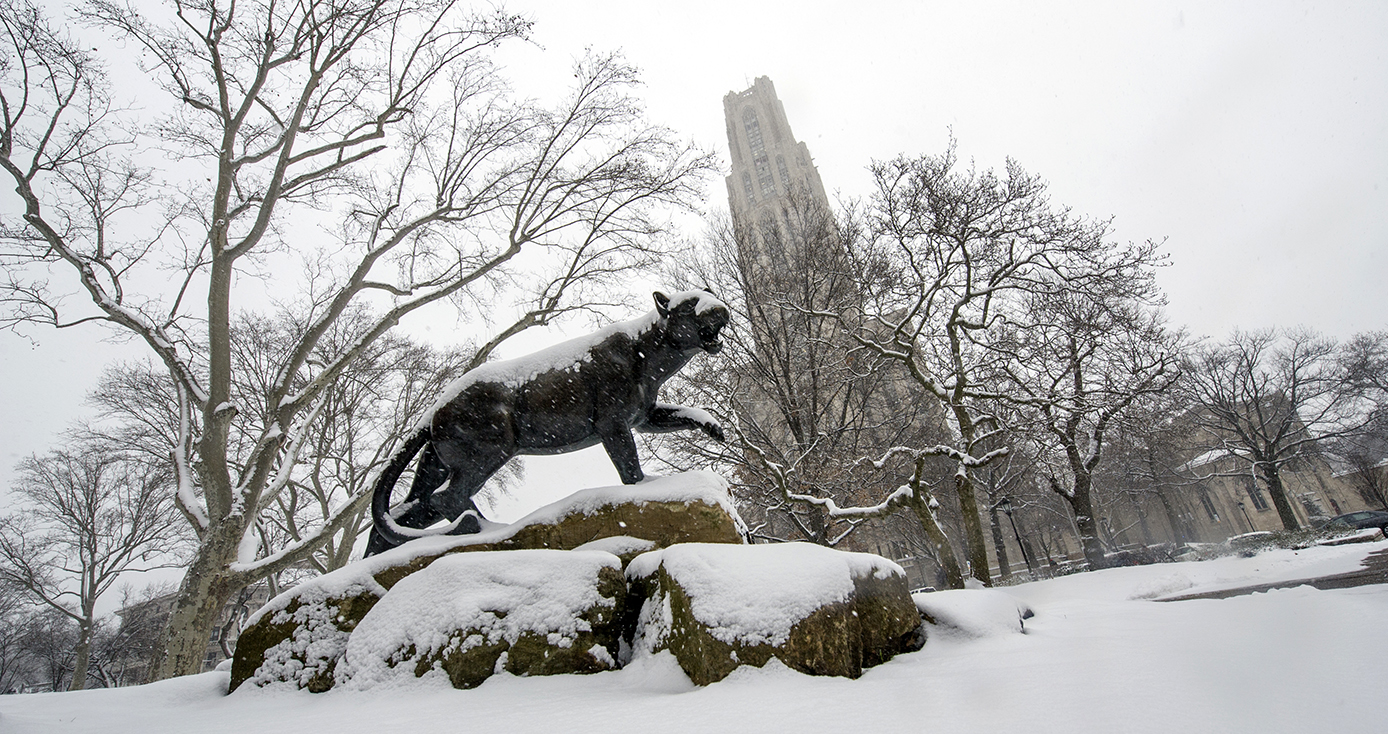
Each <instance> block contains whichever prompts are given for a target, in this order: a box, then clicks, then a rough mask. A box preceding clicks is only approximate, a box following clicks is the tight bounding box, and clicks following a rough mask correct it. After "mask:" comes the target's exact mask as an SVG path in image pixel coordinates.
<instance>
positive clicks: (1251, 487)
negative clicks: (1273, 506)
mask: <svg viewBox="0 0 1388 734" xmlns="http://www.w3.org/2000/svg"><path fill="white" fill-rule="evenodd" d="M1243 489H1244V491H1245V492H1247V493H1248V499H1250V500H1252V501H1253V507H1255V508H1257V510H1258V511H1259V512H1262V511H1264V510H1267V509H1268V500H1267V497H1264V496H1263V488H1262V487H1259V486H1258V483H1257V482H1255V481H1253V477H1251V476H1245V477H1244V478H1243Z"/></svg>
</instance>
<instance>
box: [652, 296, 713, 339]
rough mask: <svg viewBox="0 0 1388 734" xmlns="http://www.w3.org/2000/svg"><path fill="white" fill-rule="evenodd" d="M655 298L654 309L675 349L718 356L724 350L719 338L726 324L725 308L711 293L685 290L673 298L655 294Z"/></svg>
mask: <svg viewBox="0 0 1388 734" xmlns="http://www.w3.org/2000/svg"><path fill="white" fill-rule="evenodd" d="M654 296H655V310H656V311H657V312H658V313H659V314H660V318H662V319H664V320H665V322H666V326H665V332H666V334H667V335H668V338H669V340H670V341H671V342H672V343H673V344H674V346H675V347H676V348H677V349H679V350H680V351H683V352H689V351H694V350H700V349H702V350H703V351H705V352H708V353H709V354H717V353H718V352H719V350H721V349H722V348H723V342H722V341H721V340H719V338H718V335H719V333H720V332H722V331H723V327H724V326H727V325H728V307H727V305H725V304H724V303H723V302H722V301H720V300H718V297H717V296H715V295H713V291H710V290H699V291H684V292H682V293H676V294H674V295H672V296H667V295H665V294H664V293H661V292H660V291H656V292H655V293H654Z"/></svg>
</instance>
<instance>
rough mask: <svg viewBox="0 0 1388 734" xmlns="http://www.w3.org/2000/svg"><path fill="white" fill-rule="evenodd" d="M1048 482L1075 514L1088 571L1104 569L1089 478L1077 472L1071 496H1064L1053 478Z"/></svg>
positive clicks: (1104, 561)
mask: <svg viewBox="0 0 1388 734" xmlns="http://www.w3.org/2000/svg"><path fill="white" fill-rule="evenodd" d="M1050 482H1051V489H1052V490H1054V491H1055V493H1056V494H1059V495H1060V496H1061V497H1063V498H1065V501H1066V502H1068V503H1069V504H1070V510H1071V512H1073V513H1075V528H1076V529H1077V530H1078V531H1079V536H1080V548H1081V549H1082V550H1083V551H1084V560H1086V561H1088V562H1089V570H1091V571H1097V570H1098V569H1101V568H1104V567H1106V566H1107V565H1108V564H1107V560H1106V559H1105V558H1104V545H1103V542H1102V541H1101V540H1100V539H1099V523H1098V522H1096V521H1095V519H1094V503H1093V501H1092V500H1091V499H1090V492H1089V490H1090V484H1089V476H1088V475H1086V474H1084V473H1083V472H1077V473H1076V476H1075V491H1074V492H1073V493H1071V494H1066V493H1065V491H1064V490H1062V489H1061V488H1060V483H1059V482H1057V481H1056V480H1055V478H1054V477H1051V478H1050Z"/></svg>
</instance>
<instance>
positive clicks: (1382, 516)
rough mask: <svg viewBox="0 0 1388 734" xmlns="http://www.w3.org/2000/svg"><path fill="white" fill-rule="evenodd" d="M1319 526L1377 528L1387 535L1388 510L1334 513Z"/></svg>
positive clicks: (1360, 528)
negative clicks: (1334, 514)
mask: <svg viewBox="0 0 1388 734" xmlns="http://www.w3.org/2000/svg"><path fill="white" fill-rule="evenodd" d="M1321 527H1323V528H1344V529H1358V530H1363V529H1364V528H1379V529H1381V530H1383V534H1384V535H1388V512H1379V511H1378V510H1361V511H1359V512H1350V513H1346V514H1344V515H1336V516H1335V517H1332V518H1330V520H1329V521H1328V522H1326V523H1325V524H1324V525H1322V526H1321Z"/></svg>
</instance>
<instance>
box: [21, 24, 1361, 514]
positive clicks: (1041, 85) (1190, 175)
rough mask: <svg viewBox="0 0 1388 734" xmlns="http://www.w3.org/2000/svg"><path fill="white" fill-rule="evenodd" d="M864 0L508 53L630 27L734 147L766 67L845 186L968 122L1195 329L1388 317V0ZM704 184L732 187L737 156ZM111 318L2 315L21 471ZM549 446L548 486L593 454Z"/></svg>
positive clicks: (77, 387)
mask: <svg viewBox="0 0 1388 734" xmlns="http://www.w3.org/2000/svg"><path fill="white" fill-rule="evenodd" d="M854 5H855V7H850V5H849V4H848V3H814V2H801V3H786V2H775V3H769V2H768V3H763V2H753V1H750V0H743V1H741V2H708V1H703V2H691V3H674V2H650V0H642V1H641V2H635V1H633V2H601V3H596V2H594V3H581V2H573V1H572V0H570V1H568V2H542V1H540V0H529V1H518V2H509V3H507V7H508V8H509V9H510V10H512V11H515V12H521V13H525V14H527V15H530V16H533V18H534V20H535V21H536V26H535V35H534V38H535V41H536V43H537V45H536V46H527V47H520V46H517V47H514V48H512V49H511V50H510V51H508V52H507V53H506V54H504V56H503V60H504V62H505V63H506V64H507V66H508V67H509V68H508V70H507V71H508V74H509V75H510V76H512V77H513V78H514V79H516V86H517V88H518V90H520V91H521V92H523V93H529V92H531V90H535V91H534V93H536V94H538V95H542V96H543V95H545V94H548V93H549V92H550V91H551V89H550V85H551V84H552V83H553V82H555V81H556V80H558V81H562V80H564V79H565V78H567V76H568V75H567V72H566V71H565V69H566V68H567V66H568V64H569V63H570V61H571V60H572V59H573V58H575V57H577V56H579V55H581V54H582V53H583V50H584V49H585V48H587V47H592V48H594V49H597V50H611V49H622V50H623V51H624V53H625V56H626V57H627V59H628V60H629V61H631V62H633V63H635V64H636V65H638V66H639V67H640V68H641V69H642V70H643V79H644V81H645V88H644V96H645V99H646V100H647V102H648V109H649V112H650V114H651V116H652V117H653V118H654V119H655V120H656V121H658V122H660V123H662V124H665V125H667V126H669V127H671V128H673V129H675V130H676V131H678V132H679V134H681V135H682V136H684V137H687V138H690V139H693V140H694V141H695V142H697V143H699V144H701V145H703V146H704V147H707V148H710V149H713V150H716V151H717V152H718V153H719V154H720V155H721V156H723V157H724V158H725V159H726V155H727V152H726V151H727V142H726V139H725V133H724V124H723V118H722V114H723V112H722V97H723V95H724V94H726V93H727V92H729V91H740V90H742V89H745V88H747V87H748V86H750V85H751V82H752V80H753V79H754V78H755V77H757V76H762V75H766V76H769V77H771V79H772V81H773V82H774V83H775V85H776V89H777V91H778V93H779V94H780V97H781V100H782V101H783V102H784V104H785V108H786V114H787V116H788V117H789V120H790V124H791V127H792V129H793V131H794V133H795V135H796V137H797V138H798V139H800V140H802V141H804V142H806V143H807V144H808V145H809V148H810V152H811V154H812V155H813V156H814V159H815V163H816V164H817V165H818V167H819V172H820V175H821V176H822V178H823V180H824V184H825V187H826V188H827V189H828V190H829V191H830V192H831V196H834V195H835V193H837V195H839V196H841V197H844V198H852V197H860V196H864V195H866V194H867V193H868V183H869V181H868V176H867V173H866V172H865V166H866V165H867V164H868V163H869V162H870V161H871V160H873V159H883V158H890V157H892V156H895V155H897V154H901V153H906V154H912V155H914V154H920V153H938V152H941V151H942V150H943V149H944V148H945V146H946V145H947V142H948V140H949V136H950V134H951V131H952V134H953V135H954V137H955V139H956V140H957V141H958V151H959V154H960V156H961V158H963V159H965V160H969V159H972V160H973V161H974V162H975V163H976V165H977V166H979V167H980V168H984V167H992V168H996V167H1000V166H1001V165H1002V163H1003V161H1004V160H1005V158H1006V157H1009V156H1010V157H1012V158H1014V159H1015V160H1017V161H1018V162H1019V163H1020V164H1021V165H1022V166H1023V167H1024V168H1026V169H1027V170H1028V171H1031V172H1033V173H1037V174H1040V175H1041V176H1042V177H1044V178H1045V179H1046V180H1047V181H1049V183H1050V186H1051V194H1052V197H1053V199H1054V200H1055V201H1056V202H1057V203H1060V204H1064V205H1067V206H1070V207H1072V208H1073V209H1074V210H1075V211H1076V212H1078V213H1082V214H1086V215H1089V216H1093V217H1099V218H1107V217H1113V224H1114V229H1115V232H1116V235H1117V237H1118V238H1119V239H1122V240H1142V239H1157V240H1164V241H1165V243H1166V252H1167V253H1168V254H1169V255H1170V256H1171V262H1172V265H1171V266H1170V267H1169V268H1167V269H1166V270H1164V271H1163V272H1162V274H1161V276H1160V281H1161V283H1162V284H1163V286H1164V288H1165V289H1166V291H1167V293H1168V295H1169V298H1170V305H1169V307H1168V309H1167V310H1168V313H1169V314H1170V316H1171V319H1172V321H1173V322H1174V323H1176V324H1178V325H1185V326H1188V327H1189V328H1190V330H1191V332H1192V333H1194V334H1196V335H1208V336H1211V337H1215V338H1221V337H1224V336H1226V335H1227V334H1228V332H1229V331H1230V330H1231V329H1233V328H1235V327H1242V328H1255V327H1262V326H1272V325H1294V324H1305V325H1307V326H1311V327H1314V328H1317V329H1320V330H1322V331H1325V332H1328V333H1330V334H1332V335H1335V336H1338V337H1345V336H1348V335H1350V334H1352V333H1354V332H1356V331H1362V330H1367V329H1376V328H1384V326H1385V325H1388V324H1385V318H1384V313H1385V305H1388V296H1385V291H1384V289H1383V288H1382V287H1381V283H1382V281H1383V280H1384V276H1385V275H1388V265H1385V250H1388V59H1385V49H1388V41H1385V39H1388V3H1383V2H1372V3H1344V2H1338V3H1323V2H1321V3H1278V2H1269V1H1266V0H1261V1H1259V2H1249V3H1220V4H1212V3H1198V4H1180V3H1109V2H1093V3H1053V2H1052V3H1040V2H1026V3H975V2H968V3H964V2H956V3H924V2H896V3H891V2H871V3H861V4H854ZM856 6H861V7H856ZM708 192H709V207H710V208H711V209H719V208H722V209H726V207H727V203H726V200H725V193H724V188H723V182H722V180H721V178H719V179H717V180H711V181H710V182H709V188H708ZM5 206H6V210H5V211H4V215H5V216H13V214H14V213H15V212H14V209H13V202H12V201H11V200H9V199H6V200H5ZM695 234H697V233H696V232H690V233H689V235H691V236H693V235H695ZM642 287H644V286H642ZM452 325H453V322H452V320H451V319H448V320H447V323H441V324H439V326H440V327H441V328H438V329H433V328H431V329H429V331H430V333H431V334H434V335H435V336H437V335H438V334H439V332H444V333H447V331H448V329H449V328H451V327H452ZM93 333H94V330H92V331H87V332H84V333H74V334H63V335H55V334H53V333H51V332H35V333H34V336H36V337H37V338H38V339H39V341H40V342H41V346H39V347H31V346H30V344H29V343H28V342H27V341H23V340H21V339H19V338H17V337H15V336H12V335H9V334H0V405H3V406H4V410H3V414H4V415H5V417H6V420H5V421H3V425H2V426H0V440H4V442H5V446H4V448H3V449H0V485H3V484H4V483H6V482H7V479H8V476H9V470H10V468H11V467H12V466H13V464H14V462H15V461H17V460H18V459H19V458H20V457H22V456H24V455H27V454H29V453H31V452H35V451H43V450H45V449H47V448H48V447H49V446H50V445H51V444H52V442H53V440H54V436H53V434H54V433H55V432H56V431H58V430H60V429H62V428H63V426H64V425H66V424H67V423H68V422H70V421H71V420H73V419H75V418H77V417H78V416H79V415H81V414H82V413H83V411H85V410H86V409H85V408H84V407H83V406H82V404H81V398H82V395H83V394H84V393H85V391H86V390H87V389H89V388H90V387H91V386H92V384H93V382H94V380H95V378H96V377H97V375H98V374H99V371H100V368H101V366H102V365H103V364H105V363H106V362H107V361H109V359H111V358H113V357H114V356H118V355H121V354H124V355H132V354H138V350H136V349H133V348H130V347H127V348H124V349H117V348H112V347H109V346H107V345H95V346H92V345H91V339H92V335H93ZM555 338H558V335H557V334H550V335H536V336H535V337H533V338H531V339H528V340H527V347H528V346H534V345H536V344H539V343H541V342H543V341H545V340H547V339H551V340H552V339H555ZM510 354H513V353H508V356H510ZM58 385H61V386H62V387H56V386H58ZM605 461H606V460H605V458H602V457H601V455H600V453H599V455H598V460H594V459H593V458H592V457H587V458H580V459H578V460H577V462H578V464H582V465H584V466H591V467H596V468H595V469H593V471H592V473H587V472H586V470H585V472H584V473H582V474H583V476H584V477H585V478H587V477H591V481H592V482H594V483H601V482H604V481H615V476H616V475H615V473H613V472H611V471H610V467H607V466H602V464H603V463H604V462H605ZM585 462H586V463H585ZM575 465H577V464H575ZM545 466H546V465H544V464H543V463H542V462H540V461H538V460H535V461H531V463H530V467H531V468H530V471H531V478H532V482H531V483H532V484H543V483H552V480H551V479H550V476H551V475H572V474H574V473H575V470H573V469H572V468H571V467H572V466H573V465H566V464H562V463H560V464H554V465H553V466H554V467H556V468H554V469H546V468H545ZM570 478H572V477H571V476H570ZM584 481H587V480H586V479H585V480H584ZM584 486H586V485H584ZM576 488H577V487H575V489H576ZM553 491H558V490H553ZM518 494H519V495H521V496H518V498H517V503H518V504H517V507H520V508H523V506H532V505H533V503H532V501H531V500H530V497H531V495H536V496H539V495H538V494H537V491H532V490H530V489H522V490H521V491H520V492H519V493H518ZM517 507H513V508H511V509H509V510H507V511H506V512H505V513H503V514H507V515H510V514H513V513H514V512H518V511H519V509H517Z"/></svg>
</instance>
